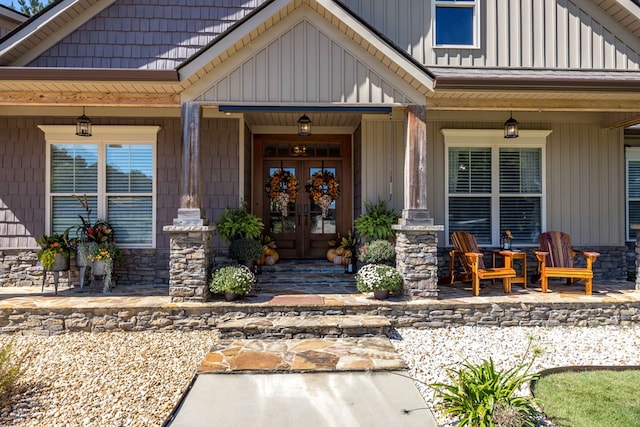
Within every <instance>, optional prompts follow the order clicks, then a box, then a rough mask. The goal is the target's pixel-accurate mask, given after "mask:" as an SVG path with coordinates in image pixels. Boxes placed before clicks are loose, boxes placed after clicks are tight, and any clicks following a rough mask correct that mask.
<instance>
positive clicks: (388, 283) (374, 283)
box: [356, 264, 402, 292]
mask: <svg viewBox="0 0 640 427" xmlns="http://www.w3.org/2000/svg"><path fill="white" fill-rule="evenodd" d="M356 286H357V287H358V290H359V291H360V292H372V291H374V290H388V291H389V292H397V291H399V290H400V289H402V275H401V274H400V273H399V272H398V270H396V269H395V268H394V267H391V266H388V265H384V264H367V265H364V266H363V267H362V268H361V269H360V270H358V272H357V273H356Z"/></svg>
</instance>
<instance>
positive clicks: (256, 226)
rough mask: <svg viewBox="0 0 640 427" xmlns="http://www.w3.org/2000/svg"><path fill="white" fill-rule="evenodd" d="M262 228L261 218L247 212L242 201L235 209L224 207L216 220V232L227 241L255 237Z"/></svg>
mask: <svg viewBox="0 0 640 427" xmlns="http://www.w3.org/2000/svg"><path fill="white" fill-rule="evenodd" d="M263 228H264V223H263V222H262V219H260V218H258V217H257V216H255V215H253V214H251V213H249V211H248V210H247V207H246V205H245V204H244V203H243V204H242V206H241V207H240V208H237V209H230V208H227V209H225V211H224V213H223V214H222V216H221V217H220V220H219V221H218V222H216V230H218V234H219V235H220V237H221V238H222V239H223V240H226V241H229V242H233V241H234V240H237V239H240V238H251V239H257V238H259V237H260V233H262V229H263Z"/></svg>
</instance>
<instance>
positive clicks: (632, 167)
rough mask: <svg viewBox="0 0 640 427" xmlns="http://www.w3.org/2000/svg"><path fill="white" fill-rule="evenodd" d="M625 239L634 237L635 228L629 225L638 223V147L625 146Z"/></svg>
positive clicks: (639, 201)
mask: <svg viewBox="0 0 640 427" xmlns="http://www.w3.org/2000/svg"><path fill="white" fill-rule="evenodd" d="M625 157H626V163H627V167H626V178H627V215H626V217H627V236H626V238H627V240H628V241H630V240H635V239H636V232H637V231H636V230H632V229H631V226H632V225H634V224H640V147H627V149H626V151H625Z"/></svg>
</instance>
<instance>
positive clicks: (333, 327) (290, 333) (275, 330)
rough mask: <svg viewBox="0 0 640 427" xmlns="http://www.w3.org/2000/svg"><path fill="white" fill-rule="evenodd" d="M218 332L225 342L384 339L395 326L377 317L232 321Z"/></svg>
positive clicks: (217, 326)
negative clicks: (245, 340)
mask: <svg viewBox="0 0 640 427" xmlns="http://www.w3.org/2000/svg"><path fill="white" fill-rule="evenodd" d="M216 328H217V329H218V333H219V337H220V338H221V339H225V338H236V339H267V338H278V339H303V338H344V337H376V336H378V337H380V336H388V335H389V334H390V332H391V322H390V321H389V319H387V318H386V317H384V316H373V315H362V316H353V315H327V316H269V317H243V318H240V319H228V320H224V321H222V322H220V323H218V325H216Z"/></svg>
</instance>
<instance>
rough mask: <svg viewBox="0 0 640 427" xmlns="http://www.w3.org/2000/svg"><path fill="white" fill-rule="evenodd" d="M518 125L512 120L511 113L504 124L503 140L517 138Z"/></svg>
mask: <svg viewBox="0 0 640 427" xmlns="http://www.w3.org/2000/svg"><path fill="white" fill-rule="evenodd" d="M518 126H519V123H518V121H517V120H516V119H514V118H513V113H510V114H509V120H507V121H506V122H504V137H505V138H517V137H518Z"/></svg>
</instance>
